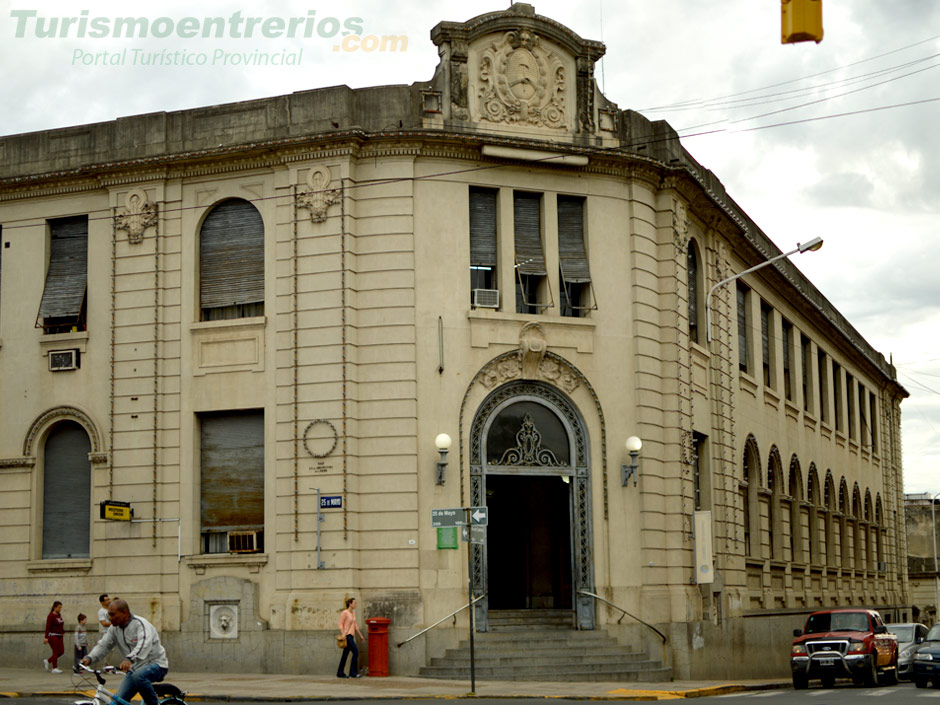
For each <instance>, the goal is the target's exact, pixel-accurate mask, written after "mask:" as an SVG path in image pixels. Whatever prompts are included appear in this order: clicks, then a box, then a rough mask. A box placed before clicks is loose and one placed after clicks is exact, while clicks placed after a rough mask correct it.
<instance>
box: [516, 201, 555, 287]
mask: <svg viewBox="0 0 940 705" xmlns="http://www.w3.org/2000/svg"><path fill="white" fill-rule="evenodd" d="M541 206H542V195H541V194H539V193H518V192H517V193H515V194H513V209H512V210H513V229H514V231H515V240H516V266H518V268H519V272H521V273H522V274H534V275H536V276H543V277H544V276H545V275H546V274H547V271H546V269H545V255H544V254H543V253H542V235H541V230H542V228H541Z"/></svg>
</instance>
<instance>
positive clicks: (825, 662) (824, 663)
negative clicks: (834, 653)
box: [819, 658, 836, 666]
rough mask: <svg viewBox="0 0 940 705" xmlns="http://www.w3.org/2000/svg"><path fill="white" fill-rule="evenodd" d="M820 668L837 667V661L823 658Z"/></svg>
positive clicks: (820, 661) (820, 660)
mask: <svg viewBox="0 0 940 705" xmlns="http://www.w3.org/2000/svg"><path fill="white" fill-rule="evenodd" d="M819 665H820V666H835V665H836V660H835V659H834V658H821V659H819Z"/></svg>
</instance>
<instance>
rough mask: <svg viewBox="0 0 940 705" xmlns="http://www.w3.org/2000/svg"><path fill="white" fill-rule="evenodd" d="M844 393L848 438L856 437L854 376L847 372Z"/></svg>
mask: <svg viewBox="0 0 940 705" xmlns="http://www.w3.org/2000/svg"><path fill="white" fill-rule="evenodd" d="M845 394H846V400H845V404H846V411H847V412H848V416H849V438H858V435H857V434H856V433H855V400H856V398H857V393H856V391H855V378H854V377H852V375H850V374H849V373H848V372H846V373H845Z"/></svg>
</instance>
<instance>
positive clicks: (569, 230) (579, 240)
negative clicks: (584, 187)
mask: <svg viewBox="0 0 940 705" xmlns="http://www.w3.org/2000/svg"><path fill="white" fill-rule="evenodd" d="M558 259H559V263H560V265H561V275H562V277H564V280H565V282H567V283H569V284H585V283H588V282H590V281H591V270H590V268H589V267H588V259H587V253H586V252H585V249H584V199H583V198H567V197H564V196H559V197H558Z"/></svg>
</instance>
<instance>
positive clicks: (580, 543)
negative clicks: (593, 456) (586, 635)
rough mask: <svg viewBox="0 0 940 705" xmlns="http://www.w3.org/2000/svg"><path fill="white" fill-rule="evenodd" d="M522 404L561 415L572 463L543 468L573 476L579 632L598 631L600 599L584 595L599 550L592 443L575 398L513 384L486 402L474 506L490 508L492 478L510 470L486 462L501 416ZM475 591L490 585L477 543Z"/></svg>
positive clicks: (476, 433)
mask: <svg viewBox="0 0 940 705" xmlns="http://www.w3.org/2000/svg"><path fill="white" fill-rule="evenodd" d="M516 401H531V402H535V403H538V404H541V405H543V406H545V407H546V408H548V409H549V410H550V411H552V412H553V413H554V414H556V415H557V417H558V418H559V420H560V421H561V423H562V424H563V425H564V427H565V429H566V431H567V433H568V440H569V445H570V450H569V462H568V463H567V464H566V465H565V468H564V469H562V468H560V467H555V466H551V467H544V468H540V470H543V471H544V472H546V473H547V474H555V473H559V472H564V473H566V474H567V473H569V472H570V473H571V484H572V492H573V501H572V505H571V508H572V517H571V521H572V527H571V534H572V535H571V537H572V547H571V548H572V558H573V561H572V563H573V566H572V567H573V575H572V582H573V585H574V599H573V602H574V605H575V612H576V614H577V626H578V628H579V629H593V628H594V601H593V599H592V598H588V597H584V596H582V595H581V594H580V593H581V591H587V592H593V591H594V551H593V533H592V531H591V473H590V439H589V436H588V432H587V428H586V426H585V423H584V419H583V417H582V416H581V413H580V412H579V411H578V408H577V406H576V405H575V404H574V402H572V400H571V399H570V398H569V397H568V396H567V395H566V394H564V393H563V392H562V391H561V390H559V389H558V388H556V387H553V386H551V385H549V384H546V383H545V382H541V381H535V380H516V381H512V382H507V383H506V384H503V385H501V386H499V387H497V388H496V389H495V390H493V391H492V392H490V394H489V395H487V397H486V398H485V399H484V400H483V402H482V404H480V406H479V407H478V409H477V411H476V413H475V415H474V418H473V422H472V424H471V426H470V432H469V443H470V454H469V464H470V505H471V506H475V507H479V506H483V505H485V504H486V475H487V473H488V472H492V471H494V470H504V469H505V467H503V466H500V465H492V464H490V463H488V462H487V459H486V447H485V446H486V440H485V439H486V435H487V432H488V429H489V427H490V425H491V424H492V423H493V421H494V419H496V417H497V416H498V414H499V413H500V412H501V411H502V410H503V409H504V408H505V407H507V406H508V405H509V404H511V403H514V402H516ZM472 551H473V559H472V565H473V593H474V596H479V595H482V594H483V593H484V592H485V589H486V585H487V566H486V552H485V550H484V548H483V546H480V545H477V544H473V545H472ZM488 609H489V608H488V604H487V601H486V599H484V600H481V601H480V602H479V603H477V606H476V619H477V625H478V628H479V629H480V631H486V629H487V622H488Z"/></svg>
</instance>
